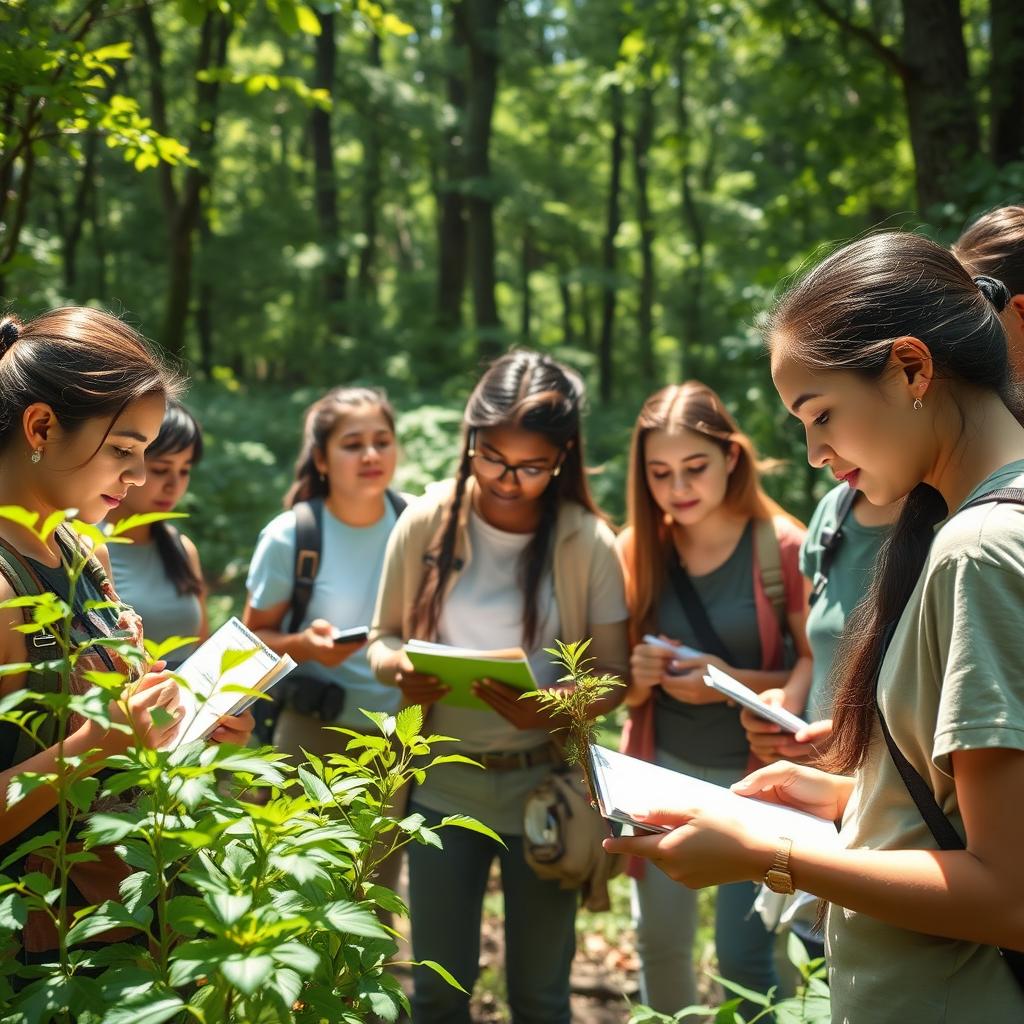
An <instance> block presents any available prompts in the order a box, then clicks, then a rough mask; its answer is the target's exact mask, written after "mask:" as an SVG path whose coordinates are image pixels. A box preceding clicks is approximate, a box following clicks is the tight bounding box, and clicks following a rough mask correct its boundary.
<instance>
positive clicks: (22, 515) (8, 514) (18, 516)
mask: <svg viewBox="0 0 1024 1024" xmlns="http://www.w3.org/2000/svg"><path fill="white" fill-rule="evenodd" d="M0 519H8V520H10V521H11V522H12V523H17V524H18V525H19V526H24V527H25V529H26V530H31V531H32V532H33V533H35V532H36V529H35V527H36V523H38V522H39V513H38V512H29V510H28V509H27V508H22V507H21V506H20V505H0Z"/></svg>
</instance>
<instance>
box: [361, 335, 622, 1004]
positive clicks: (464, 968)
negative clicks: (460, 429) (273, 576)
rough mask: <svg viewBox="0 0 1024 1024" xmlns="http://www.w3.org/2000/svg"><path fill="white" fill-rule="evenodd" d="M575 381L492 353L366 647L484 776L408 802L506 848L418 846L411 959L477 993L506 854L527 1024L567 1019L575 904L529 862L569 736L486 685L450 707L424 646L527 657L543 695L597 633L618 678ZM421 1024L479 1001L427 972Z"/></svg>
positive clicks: (603, 545)
mask: <svg viewBox="0 0 1024 1024" xmlns="http://www.w3.org/2000/svg"><path fill="white" fill-rule="evenodd" d="M582 402H583V385H582V382H581V381H580V380H579V378H578V377H577V376H576V375H575V374H574V373H572V372H571V371H569V370H568V369H566V368H565V367H563V366H561V365H559V364H558V363H556V362H555V361H554V360H552V359H550V358H548V357H547V356H541V355H538V354H536V353H533V352H514V353H512V354H510V355H507V356H504V357H503V358H501V359H499V360H497V361H496V362H495V363H494V364H493V365H492V366H491V367H490V369H488V370H487V372H486V373H485V374H484V376H483V378H482V379H481V380H480V382H479V384H478V385H477V387H476V389H475V390H474V392H473V394H472V396H471V397H470V400H469V404H468V405H467V407H466V414H465V419H464V427H465V439H464V442H463V448H462V455H461V459H460V461H459V469H458V474H457V476H456V479H455V480H454V481H451V482H448V483H446V484H442V485H438V487H436V488H432V489H431V490H430V491H429V492H428V493H427V495H425V496H424V497H423V498H422V499H420V500H419V501H417V502H416V503H414V504H413V505H412V506H410V508H409V510H408V511H407V512H406V514H405V515H404V516H403V517H402V519H401V520H400V521H399V523H398V525H397V526H396V527H395V531H394V533H393V534H392V536H391V540H390V542H389V545H388V552H387V555H386V557H385V565H384V574H383V579H382V582H381V589H380V593H379V595H378V599H377V609H376V613H375V616H374V624H373V628H372V631H371V637H370V641H371V642H370V648H369V658H370V663H371V665H372V666H373V669H374V671H375V672H376V674H377V676H378V678H379V679H381V680H382V681H384V682H388V683H391V684H393V685H397V686H399V687H400V688H401V690H402V693H403V696H404V697H405V699H406V701H408V702H414V703H418V704H423V705H425V706H428V707H429V708H430V721H429V727H428V728H429V731H430V732H432V733H441V734H443V735H446V736H452V737H456V738H457V739H459V740H460V741H461V742H460V744H459V746H458V748H457V751H458V753H460V754H465V755H468V756H469V757H472V758H473V759H474V760H476V761H477V762H479V763H480V764H481V765H483V768H484V770H483V771H481V769H480V768H478V767H473V766H470V765H466V764H448V765H443V766H440V767H437V768H434V769H432V770H431V772H430V773H429V775H428V776H427V778H426V781H425V782H423V783H422V784H420V785H418V786H416V787H415V789H414V790H413V792H412V796H411V798H410V802H411V803H412V804H413V805H414V806H412V807H411V810H412V811H413V812H416V813H418V814H421V815H423V817H424V819H425V820H426V822H427V824H429V825H436V824H438V823H440V821H441V820H442V819H443V818H444V817H445V816H446V815H449V814H469V815H472V816H473V817H476V818H478V819H480V820H481V821H483V822H484V823H486V824H487V825H489V826H490V827H491V828H493V829H494V830H495V831H496V832H497V833H498V834H499V835H500V836H501V838H502V840H503V842H504V844H505V845H504V848H503V847H501V846H498V845H497V844H495V843H494V842H493V840H491V839H488V838H487V837H485V836H482V835H478V834H476V833H474V832H469V831H463V830H451V831H449V832H448V833H446V835H445V841H444V844H445V845H444V850H443V851H441V850H437V849H434V848H432V847H430V846H425V845H420V844H412V845H411V846H410V847H409V848H408V850H409V896H410V907H411V916H412V945H413V953H414V956H415V959H416V960H434V961H437V962H439V963H441V964H443V965H444V966H445V967H446V968H447V969H448V970H450V971H451V972H452V974H453V975H454V976H455V978H456V979H457V980H458V981H459V983H460V984H461V985H462V986H463V988H465V990H466V992H472V990H473V985H474V983H475V981H476V978H477V974H478V963H479V955H480V918H481V910H482V906H483V898H484V891H485V889H486V885H487V878H488V875H489V873H490V869H491V865H492V862H493V861H494V859H495V857H497V858H498V860H499V861H500V864H501V882H502V891H503V894H504V900H505V940H506V963H505V967H506V975H507V982H508V999H509V1004H510V1008H511V1012H512V1020H513V1022H514V1024H568V1022H569V1019H570V1012H569V969H570V965H571V962H572V957H573V953H574V950H575V914H576V901H577V896H576V893H575V892H573V891H572V890H563V889H560V888H559V887H558V883H557V882H554V881H542V880H540V879H539V878H537V877H536V876H535V875H534V874H533V873H532V871H531V869H530V867H529V866H528V864H527V863H526V860H525V857H524V855H523V840H522V832H523V810H524V805H525V801H526V797H527V794H528V793H529V792H530V791H531V790H532V789H533V788H534V787H535V786H536V785H537V784H538V783H539V782H540V781H541V780H542V779H543V778H544V777H545V776H546V775H547V774H548V773H549V772H550V771H551V769H552V767H553V765H555V764H556V763H557V762H558V760H559V754H558V751H557V749H556V748H555V747H554V745H553V744H552V730H553V729H554V728H557V723H555V722H553V721H552V719H551V718H550V717H548V716H547V715H546V714H545V713H544V712H543V711H542V710H541V708H540V707H539V705H538V703H537V702H536V701H531V700H524V701H521V700H518V699H517V698H518V695H519V694H518V691H517V690H514V689H512V688H510V687H508V686H504V685H502V684H501V683H498V682H494V681H492V680H488V679H481V680H479V681H478V682H477V683H476V684H475V693H476V695H477V697H479V699H480V705H479V707H478V708H476V709H472V708H463V707H453V706H451V705H449V704H448V703H446V702H445V699H444V698H445V695H446V692H447V690H446V688H445V686H444V685H443V683H442V682H440V681H439V680H438V679H436V678H433V677H428V676H423V675H421V674H418V673H416V672H415V671H414V670H413V666H412V665H411V663H410V662H409V659H408V657H407V656H406V654H405V652H404V649H403V647H404V643H405V642H406V641H407V640H409V639H411V638H414V637H415V638H419V639H424V640H435V641H439V642H442V643H447V644H454V645H458V646H460V647H467V648H474V649H479V650H488V649H491V650H493V649H499V648H510V647H521V648H522V649H523V650H524V651H526V652H527V654H528V656H529V658H530V663H531V666H532V668H533V673H534V675H535V676H536V678H537V681H538V683H539V684H540V685H541V686H551V685H553V684H554V683H555V682H556V681H557V680H558V677H559V674H560V670H559V669H558V668H557V667H556V666H555V665H553V664H552V663H551V659H550V656H549V655H547V654H546V653H545V652H544V648H545V647H552V646H553V645H554V643H553V642H554V641H555V640H556V639H560V640H563V641H574V640H581V639H584V638H586V637H592V638H593V643H592V645H591V647H590V650H589V652H588V653H590V654H591V655H592V656H593V657H594V658H595V660H596V667H597V669H598V670H600V671H607V672H613V673H615V674H620V675H621V674H622V672H623V670H624V669H625V665H626V659H627V646H626V606H625V600H624V595H623V583H622V573H621V570H620V569H619V565H618V562H617V560H616V557H615V551H614V536H613V534H612V531H611V529H610V528H609V527H608V525H607V524H606V523H605V521H604V518H603V516H602V515H601V513H600V511H599V510H598V509H597V507H596V505H595V504H594V500H593V498H592V497H591V494H590V490H589V488H588V486H587V480H586V475H585V471H584V463H583V451H582V438H581V435H580V412H581V406H582ZM415 982H416V985H415V993H414V996H413V1001H412V1002H413V1020H414V1021H415V1022H417V1024H420V1022H430V1024H445V1022H464V1024H468V1022H469V1020H470V1016H469V996H468V995H466V994H465V993H462V992H459V991H458V990H457V989H455V988H453V987H451V986H450V985H448V984H447V983H446V982H445V981H443V980H442V979H441V978H439V977H438V976H437V975H436V974H434V973H433V972H432V971H430V970H426V969H423V968H417V969H416V974H415Z"/></svg>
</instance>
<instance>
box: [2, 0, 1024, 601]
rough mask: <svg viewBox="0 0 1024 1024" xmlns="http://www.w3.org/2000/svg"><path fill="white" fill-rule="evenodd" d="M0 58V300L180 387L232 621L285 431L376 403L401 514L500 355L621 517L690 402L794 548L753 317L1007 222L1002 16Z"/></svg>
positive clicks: (569, 4) (608, 11) (64, 42)
mask: <svg viewBox="0 0 1024 1024" xmlns="http://www.w3.org/2000/svg"><path fill="white" fill-rule="evenodd" d="M0 42H2V46H0V301H2V302H3V303H4V304H5V305H6V306H9V307H10V308H12V309H13V310H15V311H16V312H17V313H18V314H19V315H21V316H22V317H23V318H25V317H28V316H31V315H32V314H33V313H35V312H38V311H40V310H42V309H45V308H47V307H51V306H56V305H61V304H69V303H84V304H96V305H100V306H103V307H105V308H109V309H112V310H114V311H116V312H118V313H120V314H122V315H124V316H126V317H127V318H128V319H129V320H131V321H132V322H133V323H135V324H138V325H139V326H140V327H141V328H142V330H143V331H144V332H145V333H146V334H147V335H148V336H149V337H151V338H153V339H154V340H156V341H157V342H159V343H160V344H161V345H162V346H163V347H164V348H165V349H166V351H167V353H168V356H169V357H170V358H172V359H174V360H180V361H181V363H182V365H183V367H184V369H185V371H186V372H187V373H188V375H189V376H190V377H191V378H192V381H193V388H192V394H191V397H190V399H189V401H190V404H191V405H192V406H193V408H194V409H195V410H196V412H197V413H198V414H199V416H200V418H201V419H202V420H203V422H204V425H205V427H206V429H207V431H208V435H209V441H210V444H209V449H208V450H209V455H208V457H207V460H206V462H205V463H204V465H203V466H201V467H200V468H199V470H198V472H197V474H196V481H195V486H194V488H193V492H192V494H191V495H190V499H189V500H190V511H191V512H192V513H193V522H192V523H191V524H190V527H191V528H190V532H191V533H192V534H193V535H194V536H196V537H197V539H198V540H199V541H200V547H201V549H202V551H203V555H204V561H205V563H206V568H207V572H208V574H209V575H210V577H211V581H212V583H213V587H214V591H215V593H220V594H221V595H222V602H223V608H222V613H223V612H226V610H227V608H228V607H230V605H231V602H232V600H234V596H236V595H237V594H238V592H239V585H240V582H241V578H243V577H244V570H245V565H246V562H247V559H248V556H249V554H250V553H251V549H252V544H253V542H254V540H255V536H256V533H257V532H258V530H259V528H260V526H261V525H262V523H263V522H265V521H266V520H267V519H268V518H269V517H270V515H272V514H273V512H274V510H275V509H276V508H278V507H279V505H280V498H281V495H282V493H283V491H284V489H285V487H286V484H287V480H288V478H289V475H290V471H291V462H292V460H293V459H294V455H295V452H296V449H297V446H298V439H299V432H300V420H301V411H302V409H303V408H304V406H305V405H306V404H308V403H309V402H310V401H312V400H313V399H314V398H315V397H317V396H318V395H319V393H321V392H322V391H323V390H324V389H325V388H326V387H328V386H330V385H334V384H343V383H353V382H367V383H373V384H378V385H384V386H386V387H387V388H388V390H389V392H390V394H391V396H392V398H393V399H394V401H395V404H396V406H397V408H398V410H399V412H400V414H401V415H400V434H401V441H402V444H403V449H404V454H403V461H404V465H403V469H402V471H401V476H400V479H401V480H402V482H403V483H404V484H405V485H406V486H407V487H409V488H410V489H412V490H416V489H417V488H419V487H422V486H423V485H424V484H425V483H426V482H428V481H429V480H431V479H436V478H438V477H440V476H443V475H445V474H446V473H448V472H449V471H450V468H451V465H450V463H451V456H452V453H453V451H454V443H455V438H456V435H457V430H458V424H459V418H460V410H461V406H462V404H463V403H464V401H465V397H466V395H467V394H468V391H469V388H470V387H471V386H472V382H473V379H474V376H475V374H476V372H477V370H478V368H479V366H480V365H481V364H482V363H484V362H486V361H487V360H488V359H489V358H491V357H493V356H494V355H495V354H496V353H500V352H503V351H505V350H507V349H509V348H510V347H513V346H517V345H518V346H530V347H535V348H540V349H544V350H547V351H550V352H552V353H554V354H556V355H557V356H558V357H559V358H562V359H564V360H566V361H567V362H569V363H571V364H572V365H573V366H575V367H576V368H578V369H579V370H581V371H582V372H583V373H584V374H585V376H586V378H587V381H588V386H589V388H590V414H589V424H588V434H589V445H590V450H589V452H588V458H589V462H590V464H591V465H592V467H593V470H594V485H595V490H596V492H597V493H598V495H599V497H600V499H601V501H602V502H603V504H604V506H605V508H606V509H607V510H608V511H609V513H610V514H611V515H612V516H613V517H614V518H618V519H621V515H622V512H623V504H624V499H623V484H624V461H625V451H626V447H627V442H628V432H629V429H630V426H631V424H632V421H633V418H634V416H635V414H636V411H637V409H638V407H639V404H640V402H641V401H642V399H643V397H644V396H645V395H647V394H648V393H650V392H651V391H653V390H655V389H656V388H657V387H659V386H661V385H662V384H664V383H667V382H669V381H677V380H683V379H686V378H690V377H697V378H700V379H703V380H705V381H706V382H707V383H709V384H711V385H712V386H714V387H715V388H717V389H718V390H719V391H720V392H721V394H722V395H723V397H724V398H725V400H726V402H727V403H728V404H729V406H730V407H731V408H732V410H733V411H734V412H735V413H736V415H737V416H738V418H739V421H740V423H741V425H742V426H743V427H744V428H745V429H746V430H747V431H748V432H749V433H750V434H751V435H752V436H753V437H754V439H755V441H756V442H757V444H758V446H759V448H760V451H761V453H762V455H764V456H766V457H771V458H773V459H777V460H780V465H779V467H778V471H777V472H776V473H775V474H774V475H773V476H772V477H771V478H770V481H769V486H770V488H771V489H772V490H773V492H774V493H775V494H776V495H777V496H779V497H781V498H782V499H783V501H784V503H785V504H786V505H787V507H789V508H790V509H792V510H793V511H794V512H795V513H797V514H799V515H801V516H805V517H806V515H807V514H808V513H809V511H810V509H811V507H813V502H814V499H815V497H816V496H817V495H819V494H820V493H821V491H822V490H823V488H824V487H826V486H827V481H826V480H824V479H821V478H820V477H819V474H818V473H816V472H815V471H813V470H811V469H810V468H809V467H808V466H807V464H806V461H805V458H804V454H803V450H802V435H801V434H800V431H799V429H798V425H797V424H796V423H795V422H792V421H790V422H788V423H787V417H786V415H785V412H784V410H783V409H782V407H781V405H780V404H779V403H778V401H777V400H776V397H775V395H774V391H773V390H772V388H771V383H770V380H769V377H768V373H767V366H766V361H765V359H764V357H763V351H762V340H761V337H760V334H759V331H758V320H759V317H760V316H761V315H762V314H763V312H764V310H765V309H766V308H767V307H768V306H769V305H770V303H771V301H772V297H773V295H775V294H776V293H777V292H778V290H779V288H780V287H781V286H784V284H785V282H786V281H787V280H790V279H791V278H792V277H793V275H795V274H797V273H798V272H799V270H800V268H801V267H802V266H804V265H805V264H806V263H807V261H808V260H809V259H811V258H813V257H814V255H815V254H820V253H821V252H823V251H825V250H826V249H827V247H829V246H830V245H834V244H836V243H838V242H841V241H844V240H847V239H850V238H852V237H856V236H858V235H861V234H863V233H865V232H868V231H870V230H873V229H877V228H880V227H885V228H913V229H921V230H923V231H925V232H927V233H928V234H930V235H932V236H933V237H935V238H937V239H939V240H940V241H943V242H948V241H951V240H952V239H953V238H955V237H956V235H957V234H958V233H959V231H960V230H961V229H962V228H963V226H964V225H965V224H966V223H967V222H968V221H969V220H970V219H971V218H972V217H973V216H974V215H976V214H978V213H980V212H982V211H983V210H985V209H988V208H990V207H992V206H996V205H999V204H1002V203H1005V202H1008V201H1018V202H1019V200H1020V195H1021V194H1022V192H1024V4H1021V3H1020V2H1019V0H436V2H432V0H389V2H387V3H377V2H374V0H331V2H328V0H322V2H319V0H318V2H313V0H311V2H308V3H304V2H300V0H141V2H140V0H2V2H0Z"/></svg>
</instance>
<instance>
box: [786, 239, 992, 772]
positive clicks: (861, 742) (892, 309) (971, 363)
mask: <svg viewBox="0 0 1024 1024" xmlns="http://www.w3.org/2000/svg"><path fill="white" fill-rule="evenodd" d="M1008 299H1009V293H1008V292H1007V291H1006V288H1005V287H1003V286H1001V285H999V283H998V282H996V281H992V280H991V279H989V278H982V279H979V281H978V282H975V281H974V280H972V279H971V276H970V274H969V273H968V272H967V270H965V269H964V267H963V266H962V265H961V264H960V263H959V262H958V260H957V259H956V258H955V257H954V256H953V255H952V253H950V252H948V251H947V250H946V249H943V248H942V247H941V246H939V245H936V244H935V243H934V242H931V241H929V240H928V239H926V238H922V237H920V236H918V235H913V234H908V233H905V232H890V233H885V234H878V235H873V236H871V237H869V238H864V239H861V240H859V241H856V242H853V243H852V244H850V245H847V246H846V247H844V248H842V249H840V250H839V251H838V252H835V253H833V254H832V255H831V256H829V257H828V258H827V259H825V260H824V261H823V262H821V263H820V264H819V265H818V266H817V267H815V268H814V269H813V270H811V272H810V273H809V274H807V276H806V277H804V279H803V280H802V281H800V282H799V283H798V284H797V285H796V286H795V287H794V288H793V289H792V290H791V291H790V292H789V293H788V294H786V295H784V296H783V297H782V299H781V300H780V301H779V302H778V304H777V305H776V307H775V309H774V310H773V311H772V313H771V315H770V317H769V323H768V334H767V336H768V343H769V345H770V346H771V347H773V348H780V347H781V348H783V349H784V350H785V352H786V354H787V355H788V356H790V357H792V358H795V359H798V360H800V362H801V363H803V364H804V365H805V366H808V367H809V368H811V369H813V370H814V371H815V372H821V371H829V370H847V371H851V372H853V373H857V374H860V375H861V376H863V377H865V378H867V379H868V380H878V379H879V378H880V377H881V375H882V374H883V372H884V371H885V369H886V367H887V366H888V364H889V358H890V355H891V353H892V347H893V343H894V341H895V340H896V339H897V338H900V337H904V336H910V337H915V338H920V339H922V340H923V341H925V342H926V343H927V345H928V348H929V350H930V351H931V355H932V360H933V362H934V366H935V376H936V379H948V380H954V381H961V382H965V383H968V384H971V385H974V386H975V387H978V388H983V389H986V390H989V391H995V392H998V393H1000V394H1002V393H1003V391H1004V389H1005V387H1006V384H1007V376H1008V363H1007V354H1006V337H1005V334H1004V333H1003V327H1002V323H1001V322H1000V320H999V315H998V314H999V311H1000V309H1001V308H1002V306H1003V305H1005V303H1006V301H1008ZM947 511H948V510H947V508H946V503H945V502H944V501H943V499H942V496H941V495H940V494H939V492H938V491H936V490H934V489H933V488H932V487H930V486H928V485H927V484H924V483H919V484H918V485H917V486H916V487H915V488H914V489H913V490H912V491H911V492H910V494H908V495H907V498H906V500H905V501H904V503H903V510H902V512H901V514H900V517H899V519H898V520H897V521H896V524H895V526H894V527H893V529H892V532H891V533H890V535H889V539H888V540H887V542H886V543H885V544H884V545H883V546H882V549H881V551H880V553H879V556H878V561H877V562H876V563H875V571H874V573H873V576H872V582H871V586H870V588H869V590H868V594H867V596H866V597H865V599H864V601H863V602H862V603H861V604H860V605H859V606H858V607H857V608H856V609H855V611H854V612H853V614H852V615H851V616H850V618H849V619H848V620H847V623H846V628H845V630H844V633H843V638H842V640H841V641H840V643H839V647H838V650H839V655H838V657H837V660H836V663H835V665H834V667H833V679H834V680H835V682H836V687H837V691H836V698H835V702H834V709H835V710H834V716H833V730H832V743H831V746H830V747H829V752H828V755H827V758H826V764H825V767H827V769H828V770H829V771H834V772H840V773H847V772H851V771H854V770H855V769H856V768H858V767H860V765H861V764H862V763H863V762H864V759H865V757H866V755H867V751H868V747H869V744H870V741H871V735H872V730H873V727H874V721H875V711H876V702H875V678H876V676H877V673H878V669H879V665H880V662H881V658H882V654H883V648H884V645H885V639H886V636H887V635H888V632H889V630H890V628H892V627H894V626H895V625H896V623H897V622H898V621H899V618H900V616H901V615H902V614H903V610H904V608H905V607H906V605H907V602H908V601H909V600H910V595H911V594H912V593H913V591H914V587H915V586H916V584H917V580H918V577H919V576H920V574H921V571H922V569H923V568H924V565H925V562H926V560H927V557H928V550H929V548H930V547H931V542H932V538H933V536H934V528H935V526H936V525H937V524H938V523H939V522H941V521H942V519H944V518H945V516H946V514H947Z"/></svg>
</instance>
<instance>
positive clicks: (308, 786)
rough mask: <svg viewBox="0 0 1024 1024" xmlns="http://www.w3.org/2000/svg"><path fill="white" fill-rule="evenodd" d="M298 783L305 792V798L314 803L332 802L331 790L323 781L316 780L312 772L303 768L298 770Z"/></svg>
mask: <svg viewBox="0 0 1024 1024" xmlns="http://www.w3.org/2000/svg"><path fill="white" fill-rule="evenodd" d="M299 781H300V782H301V783H302V788H303V789H304V790H305V791H306V796H308V797H309V799H310V800H312V801H313V802H314V803H318V804H329V803H332V802H333V797H332V796H331V790H330V788H329V787H328V785H327V783H326V782H324V781H323V779H318V778H317V777H316V776H315V775H314V774H313V773H312V772H310V771H307V770H306V769H305V768H300V769H299Z"/></svg>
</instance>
